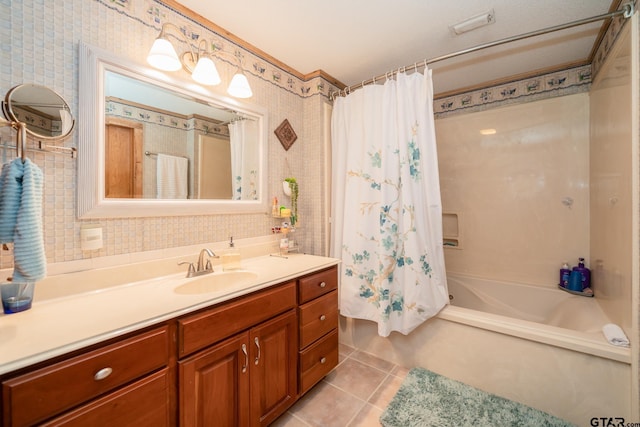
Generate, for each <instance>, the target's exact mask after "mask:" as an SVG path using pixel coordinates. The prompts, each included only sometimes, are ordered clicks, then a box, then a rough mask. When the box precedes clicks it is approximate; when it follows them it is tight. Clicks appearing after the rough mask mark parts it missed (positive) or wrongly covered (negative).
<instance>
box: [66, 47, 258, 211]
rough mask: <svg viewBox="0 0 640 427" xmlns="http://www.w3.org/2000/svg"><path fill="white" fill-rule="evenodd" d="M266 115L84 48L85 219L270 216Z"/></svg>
mask: <svg viewBox="0 0 640 427" xmlns="http://www.w3.org/2000/svg"><path fill="white" fill-rule="evenodd" d="M266 122H267V118H266V112H265V111H264V110H263V109H262V108H260V107H256V106H252V105H247V104H244V103H241V102H239V101H236V100H235V99H231V98H225V97H221V96H219V95H216V94H213V93H211V92H209V91H208V90H207V89H205V88H204V87H202V86H199V85H196V84H194V83H192V82H189V81H182V80H177V79H175V78H173V77H171V76H168V75H165V74H163V73H161V72H158V71H156V70H153V69H151V68H147V67H146V66H143V65H140V64H136V63H133V62H131V61H127V60H125V59H123V58H120V57H117V56H115V55H113V54H111V53H109V52H106V51H104V50H101V49H98V48H95V47H92V46H89V45H86V44H82V43H81V44H80V106H79V144H78V145H79V147H78V151H79V153H78V160H79V163H78V216H79V217H80V218H102V217H135V216H166V215H197V214H216V213H248V212H266V209H267V201H266V194H265V188H266V179H267V163H266V156H267V153H266V128H267V123H266Z"/></svg>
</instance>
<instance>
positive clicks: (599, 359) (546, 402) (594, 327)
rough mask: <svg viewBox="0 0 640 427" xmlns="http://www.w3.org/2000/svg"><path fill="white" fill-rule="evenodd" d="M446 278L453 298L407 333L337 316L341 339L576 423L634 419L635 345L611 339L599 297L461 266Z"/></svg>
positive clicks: (400, 362)
mask: <svg viewBox="0 0 640 427" xmlns="http://www.w3.org/2000/svg"><path fill="white" fill-rule="evenodd" d="M447 281H448V287H449V293H450V295H451V297H452V299H451V304H450V305H448V306H446V307H445V308H444V309H443V310H442V311H441V312H440V313H439V314H438V315H437V316H435V317H434V318H432V319H429V320H428V321H426V322H425V323H423V324H422V325H420V326H419V327H418V328H417V329H416V330H415V331H413V332H412V333H411V334H409V335H406V336H405V335H402V334H397V333H393V334H391V336H390V337H388V338H381V337H379V336H377V326H376V325H375V324H374V323H373V322H368V321H365V320H356V319H347V318H341V335H340V341H341V342H342V343H344V344H346V345H350V346H353V347H355V348H357V349H359V350H361V351H364V352H367V353H371V354H373V355H376V356H378V357H380V358H383V359H386V360H389V361H391V362H394V363H397V364H399V365H401V366H406V367H408V368H410V367H414V366H422V367H424V368H427V369H430V370H432V371H434V372H437V373H439V374H442V375H445V376H447V377H450V378H453V379H456V380H458V381H462V382H464V383H466V384H469V385H471V386H474V387H477V388H480V389H482V390H485V391H488V392H490V393H494V394H497V395H499V396H503V397H506V398H508V399H511V400H515V401H518V402H521V403H524V404H526V405H529V406H532V407H535V408H538V409H540V410H543V411H546V412H549V413H551V414H553V415H556V416H558V417H561V418H563V419H565V420H567V421H570V422H572V423H575V424H577V425H590V424H589V423H590V420H591V418H593V417H625V419H630V417H631V352H630V350H629V349H626V348H620V347H615V346H612V345H610V344H609V343H607V341H606V340H605V338H604V336H603V335H602V332H601V328H602V325H604V324H605V323H608V322H609V320H608V319H607V318H606V316H605V314H604V313H603V312H602V310H601V309H600V307H599V305H598V302H597V300H596V299H594V298H587V297H582V296H576V295H571V294H569V293H567V292H564V291H562V290H560V289H554V288H552V287H549V288H545V287H540V286H530V285H522V284H516V283H506V282H499V281H493V280H485V279H479V278H474V277H469V276H463V275H454V274H450V275H448V276H447ZM596 298H597V296H596ZM607 414H609V415H607ZM614 414H618V415H614Z"/></svg>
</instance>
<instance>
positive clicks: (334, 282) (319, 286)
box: [298, 267, 338, 304]
mask: <svg viewBox="0 0 640 427" xmlns="http://www.w3.org/2000/svg"><path fill="white" fill-rule="evenodd" d="M334 289H338V268H337V267H331V268H330V269H328V270H324V271H320V272H318V273H314V274H310V275H309V276H306V277H303V278H302V279H299V280H298V292H299V297H298V298H299V300H298V302H299V303H300V304H304V303H305V302H307V301H311V300H312V299H314V298H317V297H319V296H320V295H324V294H326V293H327V292H331V291H333V290H334Z"/></svg>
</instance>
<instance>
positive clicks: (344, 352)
mask: <svg viewBox="0 0 640 427" xmlns="http://www.w3.org/2000/svg"><path fill="white" fill-rule="evenodd" d="M355 350H356V349H355V348H353V347H349V346H348V345H345V344H339V347H338V361H339V362H342V361H343V360H344V359H346V358H347V357H349V356H350V355H351V354H352V353H353V352H354V351H355Z"/></svg>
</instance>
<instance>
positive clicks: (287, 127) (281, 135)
mask: <svg viewBox="0 0 640 427" xmlns="http://www.w3.org/2000/svg"><path fill="white" fill-rule="evenodd" d="M274 133H275V134H276V136H277V137H278V139H279V140H280V144H282V146H283V147H284V149H285V150H289V148H290V147H291V146H292V145H293V143H294V142H295V141H296V139H298V135H296V133H295V132H294V131H293V128H292V127H291V124H290V123H289V120H287V119H284V121H283V122H282V123H281V124H280V126H278V127H277V129H276V130H275V131H274Z"/></svg>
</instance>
